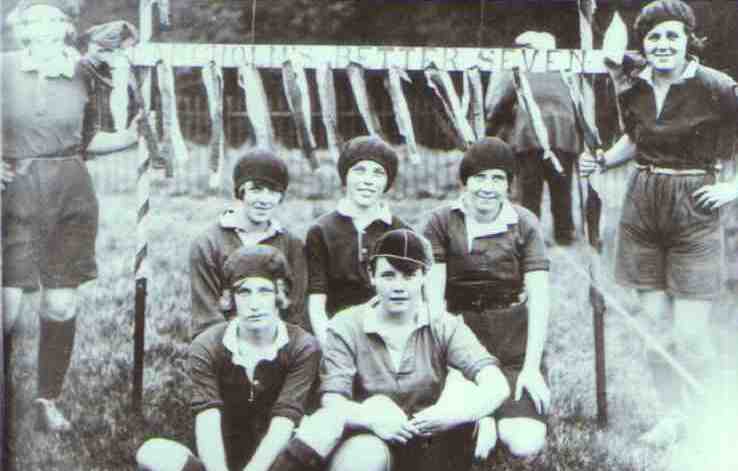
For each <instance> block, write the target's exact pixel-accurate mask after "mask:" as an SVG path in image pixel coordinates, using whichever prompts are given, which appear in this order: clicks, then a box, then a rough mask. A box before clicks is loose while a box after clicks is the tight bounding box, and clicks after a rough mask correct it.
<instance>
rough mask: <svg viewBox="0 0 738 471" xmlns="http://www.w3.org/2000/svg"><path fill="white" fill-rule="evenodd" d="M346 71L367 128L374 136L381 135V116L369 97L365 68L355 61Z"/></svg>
mask: <svg viewBox="0 0 738 471" xmlns="http://www.w3.org/2000/svg"><path fill="white" fill-rule="evenodd" d="M346 73H347V74H348V77H349V84H350V85H351V91H352V92H353V94H354V102H355V103H356V107H357V108H358V109H359V114H361V117H362V119H363V120H364V124H365V125H366V130H367V132H368V133H369V134H371V135H372V136H381V134H382V126H381V125H380V124H379V118H378V117H377V112H376V110H375V108H374V105H373V102H372V100H371V99H370V98H369V91H368V90H367V87H366V78H365V77H364V68H363V67H362V66H361V65H360V64H357V63H355V62H352V63H351V64H349V65H348V67H346Z"/></svg>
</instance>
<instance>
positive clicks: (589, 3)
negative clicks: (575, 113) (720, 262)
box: [578, 0, 607, 427]
mask: <svg viewBox="0 0 738 471" xmlns="http://www.w3.org/2000/svg"><path fill="white" fill-rule="evenodd" d="M578 6H579V34H580V40H581V44H580V48H581V49H582V50H592V49H594V35H593V33H592V20H593V18H594V12H595V10H596V9H597V5H596V2H595V0H578ZM580 80H581V90H582V97H583V105H584V106H583V112H584V113H583V114H584V118H585V119H586V120H588V121H589V122H590V123H592V124H593V125H594V124H595V123H596V120H595V100H594V91H593V89H592V82H591V81H590V79H589V77H587V76H585V75H584V74H582V75H581V76H580ZM595 151H596V150H595ZM587 189H588V192H592V191H594V190H593V188H592V186H591V185H588V188H587ZM592 196H594V195H589V194H588V195H587V197H588V198H590V197H592ZM598 199H599V198H598ZM600 223H601V221H600ZM582 224H587V221H582ZM597 227H599V225H597ZM588 235H589V241H587V242H591V241H595V240H599V234H588ZM597 249H598V247H592V248H591V250H590V269H589V271H590V277H591V279H590V288H589V290H590V294H589V298H590V302H591V304H592V324H593V330H594V347H595V385H596V394H597V424H598V425H599V426H600V427H605V426H606V425H607V383H606V381H607V376H606V372H605V318H604V314H605V304H604V300H603V299H602V296H601V293H599V291H598V287H599V283H600V281H601V277H600V276H599V272H600V263H599V262H600V260H599V257H600V254H599V253H598V250H597Z"/></svg>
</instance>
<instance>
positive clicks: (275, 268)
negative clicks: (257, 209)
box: [223, 244, 292, 288]
mask: <svg viewBox="0 0 738 471" xmlns="http://www.w3.org/2000/svg"><path fill="white" fill-rule="evenodd" d="M223 274H224V277H225V280H224V281H225V286H226V287H229V288H234V287H236V284H237V283H238V282H239V281H241V280H243V279H244V278H247V277H252V276H258V277H262V278H267V279H269V280H272V281H276V280H278V279H283V280H285V281H287V282H288V283H290V282H291V281H292V274H291V272H290V267H289V264H288V263H287V259H286V258H285V256H284V254H282V252H281V251H280V250H279V249H277V248H275V247H272V246H271V245H262V244H256V245H248V246H243V247H241V248H239V249H238V250H236V251H235V252H233V253H231V255H229V256H228V258H227V259H226V261H225V264H224V265H223Z"/></svg>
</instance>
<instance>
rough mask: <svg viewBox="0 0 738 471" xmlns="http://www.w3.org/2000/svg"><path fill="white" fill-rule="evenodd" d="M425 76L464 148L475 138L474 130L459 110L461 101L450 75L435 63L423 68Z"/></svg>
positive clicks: (459, 143) (461, 146)
mask: <svg viewBox="0 0 738 471" xmlns="http://www.w3.org/2000/svg"><path fill="white" fill-rule="evenodd" d="M425 78H426V81H427V83H428V87H430V89H431V90H433V92H434V93H435V95H436V96H437V97H438V99H439V100H440V101H441V104H442V105H443V110H444V111H445V113H446V116H447V118H448V119H449V121H451V123H452V124H453V128H454V132H455V134H456V138H457V141H458V145H459V147H460V148H461V149H462V150H466V148H467V147H469V145H470V144H471V143H473V142H474V141H475V140H476V139H475V136H474V131H473V130H472V128H471V126H469V121H467V120H466V115H465V114H464V113H463V112H462V110H461V102H460V101H459V96H458V94H457V93H456V89H455V88H454V83H453V81H452V80H451V76H449V74H448V72H447V71H445V70H440V69H439V68H437V67H436V66H435V65H430V66H428V67H427V68H426V69H425Z"/></svg>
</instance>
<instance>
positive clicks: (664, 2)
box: [633, 0, 705, 54]
mask: <svg viewBox="0 0 738 471" xmlns="http://www.w3.org/2000/svg"><path fill="white" fill-rule="evenodd" d="M664 21H679V22H681V23H682V24H683V25H684V31H685V33H687V39H688V43H687V48H688V52H689V53H691V54H695V53H698V52H700V51H701V50H702V49H703V48H704V42H705V40H704V39H701V38H698V37H697V36H696V35H695V29H696V28H697V18H696V17H695V15H694V11H693V10H692V7H690V6H689V5H687V4H686V3H684V2H683V1H682V0H656V1H654V2H651V3H649V4H647V5H645V6H644V7H643V8H641V11H640V13H639V14H638V17H636V19H635V22H634V23H633V29H634V30H635V33H636V37H637V38H638V49H640V50H641V52H643V40H644V39H645V38H646V35H647V34H648V32H649V31H651V30H652V29H653V28H654V27H655V26H656V25H658V24H659V23H663V22H664Z"/></svg>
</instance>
